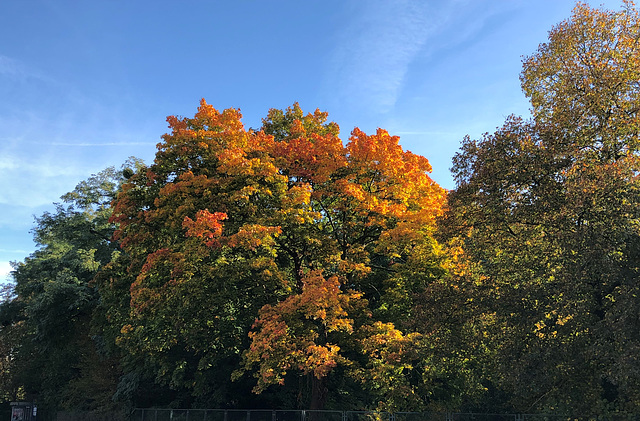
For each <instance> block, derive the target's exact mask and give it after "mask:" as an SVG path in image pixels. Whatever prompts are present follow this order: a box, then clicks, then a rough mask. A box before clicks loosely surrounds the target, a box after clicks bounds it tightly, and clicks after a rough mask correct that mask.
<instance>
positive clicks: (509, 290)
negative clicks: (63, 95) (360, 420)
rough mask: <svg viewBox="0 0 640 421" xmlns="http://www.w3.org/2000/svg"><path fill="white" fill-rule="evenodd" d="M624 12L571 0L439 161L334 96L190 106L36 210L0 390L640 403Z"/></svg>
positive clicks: (580, 410)
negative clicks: (133, 152) (307, 103)
mask: <svg viewBox="0 0 640 421" xmlns="http://www.w3.org/2000/svg"><path fill="white" fill-rule="evenodd" d="M639 43H640V19H639V16H638V11H637V9H635V6H634V5H633V3H631V2H630V1H624V2H623V6H622V8H621V10H619V11H608V10H604V9H596V8H591V7H589V6H588V5H585V4H581V3H579V4H578V5H577V6H576V7H575V9H574V11H573V14H572V16H571V17H570V18H568V19H567V20H565V21H563V22H561V23H560V24H558V25H557V26H555V27H554V28H552V30H551V31H550V33H549V39H548V42H546V43H543V44H541V45H540V46H539V48H538V50H537V51H536V52H534V53H533V54H532V55H530V56H528V57H525V58H524V60H523V71H522V73H521V82H522V88H523V91H524V93H525V94H526V95H527V96H528V97H529V98H530V100H531V104H532V116H531V118H529V119H526V118H522V117H518V116H510V117H508V118H507V119H506V121H505V123H504V125H503V126H502V127H500V128H498V129H497V130H496V131H495V132H493V133H487V134H485V135H484V136H482V137H481V138H480V139H471V138H469V137H466V138H465V139H464V140H463V142H462V145H461V148H460V151H459V152H458V153H457V154H456V155H455V157H454V159H453V167H452V172H453V175H454V178H455V181H456V188H455V189H454V190H451V191H445V190H444V189H443V188H441V187H440V186H439V185H438V184H437V183H435V182H434V181H433V180H432V179H431V178H430V176H429V173H430V171H431V166H430V164H429V162H428V160H427V159H426V158H424V157H422V156H420V155H416V154H413V153H411V152H409V151H406V150H404V149H403V148H402V146H401V145H400V139H399V138H398V137H397V136H393V135H392V134H390V133H388V132H387V131H385V130H383V129H378V130H377V131H376V132H375V133H371V134H367V133H364V132H363V131H361V130H359V129H357V128H356V129H354V130H353V131H352V132H351V133H350V135H349V137H348V138H347V139H345V140H342V139H341V138H340V137H339V136H340V129H339V126H338V125H337V124H336V123H334V122H331V121H330V120H329V117H328V114H327V113H326V112H321V111H319V110H316V111H314V112H312V113H305V112H303V111H302V109H301V108H300V106H299V105H298V104H293V105H292V106H291V107H289V108H287V109H285V110H278V109H272V110H270V111H269V112H268V114H267V116H266V117H265V118H264V119H263V120H262V126H261V127H260V128H258V129H246V128H245V127H244V126H243V124H242V116H241V113H240V111H239V110H237V109H233V108H231V109H226V110H223V111H218V110H216V109H215V108H214V107H213V106H212V105H209V104H208V103H206V102H205V101H204V100H202V101H201V103H200V106H199V108H198V110H197V112H196V113H195V115H194V116H193V117H175V116H172V117H169V118H168V119H167V121H168V123H169V132H168V133H167V134H165V135H164V136H162V140H161V142H160V143H159V144H158V147H157V148H158V149H157V153H156V155H155V160H154V161H153V163H151V164H149V165H145V164H143V163H142V162H140V161H138V160H131V161H129V162H127V163H126V164H125V166H123V168H122V169H120V170H116V169H114V168H109V169H107V170H105V171H103V172H101V173H99V174H97V175H94V176H92V177H91V178H89V179H88V180H87V181H84V182H81V183H80V184H78V186H77V187H76V189H75V190H74V191H73V192H70V193H68V194H66V195H64V196H63V197H62V201H63V202H62V203H61V204H57V205H56V206H55V210H54V211H53V212H46V213H44V214H43V215H42V216H40V217H38V218H36V224H35V228H34V230H33V234H34V238H35V241H36V243H37V244H38V250H37V251H36V252H35V253H33V254H32V255H30V256H29V257H28V258H27V259H25V261H24V262H20V263H16V264H15V266H14V271H13V280H14V283H13V284H12V285H8V286H5V287H4V288H3V289H2V291H1V292H2V294H1V295H0V298H1V299H2V302H1V303H0V356H2V358H0V400H4V401H9V400H16V399H34V400H38V401H39V402H42V403H43V404H46V405H47V406H49V407H51V408H62V409H93V410H99V409H101V410H105V409H109V408H114V407H122V406H127V405H129V406H141V407H150V406H169V407H209V408H212V407H218V408H258V407H260V408H286V409H292V408H311V409H321V408H336V409H384V410H390V411H480V412H485V413H495V412H507V411H508V412H518V413H532V412H536V413H542V412H553V413H557V414H564V415H572V416H582V415H584V414H596V413H599V414H606V413H618V414H632V413H636V414H637V413H638V411H640V380H639V379H640V365H639V364H638V359H637V358H636V357H637V354H638V352H639V351H640V329H639V326H640V312H639V310H638V309H640V302H639V299H638V297H639V296H640V290H639V285H640V283H639V274H640V273H639V271H640V251H639V250H640V228H639V227H640V223H639V221H640V219H639V218H640V179H639V176H638V174H640V161H639V145H640V142H639V139H638V137H639V135H640V130H639V128H640V121H639V119H640V116H639V113H638V110H639V105H640V97H639V90H640V83H639V82H638V80H639V76H640V75H639V74H638V72H639V71H640V70H639V69H640V61H639V55H640V53H639V48H638V46H639Z"/></svg>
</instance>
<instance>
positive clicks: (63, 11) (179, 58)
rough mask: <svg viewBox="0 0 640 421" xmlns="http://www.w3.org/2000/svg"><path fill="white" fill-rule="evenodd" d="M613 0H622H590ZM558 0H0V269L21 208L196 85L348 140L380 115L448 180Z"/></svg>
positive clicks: (60, 188)
mask: <svg viewBox="0 0 640 421" xmlns="http://www.w3.org/2000/svg"><path fill="white" fill-rule="evenodd" d="M588 3H590V4H592V5H594V6H598V5H600V4H604V6H605V7H609V8H614V9H617V8H619V7H620V2H619V1H604V2H603V1H595V2H588ZM574 5H575V3H574V2H573V1H568V0H536V1H532V0H424V1H419V0H406V1H395V0H388V1H380V0H366V1H365V0H340V1H338V0H325V1H299V0H298V1H266V0H263V1H258V0H255V1H248V0H237V1H213V0H209V1H197V0H181V1H178V0H174V1H162V0H154V1H150V0H147V1H143V0H137V1H136V0H108V1H107V0H92V1H80V0H73V1H71V0H25V1H18V0H15V1H14V0H5V1H3V2H2V7H1V8H0V179H1V180H2V183H1V184H0V281H2V280H4V279H5V278H6V277H7V274H8V272H9V271H10V265H9V262H10V261H20V260H23V259H24V258H25V257H26V256H28V255H29V253H31V252H33V251H34V249H35V244H34V243H33V242H32V239H31V238H32V237H31V234H30V232H29V231H30V229H31V228H32V226H33V222H34V220H33V216H34V215H40V214H42V212H44V211H46V210H51V209H52V208H53V206H52V203H53V202H56V201H59V197H60V196H61V195H63V194H64V193H66V192H68V191H70V190H72V189H73V188H74V186H75V185H76V184H77V183H78V182H79V181H81V180H84V179H86V178H88V177H89V176H90V175H91V174H94V173H96V172H98V171H100V170H102V169H104V168H106V167H108V166H112V165H115V166H120V165H121V164H122V163H123V162H124V161H125V160H126V159H127V157H129V156H136V157H139V158H142V159H144V160H145V161H147V162H150V161H152V160H153V157H154V154H155V145H156V144H157V142H158V141H159V139H160V136H161V135H162V134H163V133H165V132H166V129H167V125H166V122H165V118H166V116H167V115H183V116H191V115H193V114H194V112H195V110H196V108H197V106H198V102H199V100H200V99H201V98H205V99H206V100H207V102H209V103H210V104H212V105H214V106H215V107H216V108H218V109H224V108H228V107H235V108H240V109H241V111H242V113H243V115H244V119H243V121H244V123H245V126H247V127H259V126H260V119H261V118H262V117H264V116H265V115H266V113H267V111H268V109H269V108H285V107H287V106H289V105H291V104H292V103H293V102H295V101H298V102H299V103H300V105H301V106H302V108H303V110H305V111H313V110H314V109H316V108H320V109H321V110H324V111H328V112H329V116H330V118H331V119H332V120H333V121H336V122H337V123H338V124H339V125H340V127H341V131H342V138H343V140H346V139H347V138H348V135H349V133H350V131H351V130H352V129H353V128H354V127H356V126H357V127H360V128H361V129H362V130H364V131H365V132H368V133H371V132H374V131H375V129H376V128H377V127H382V128H384V129H387V130H388V131H389V132H390V133H392V134H396V135H399V136H400V137H401V144H402V145H403V147H404V148H405V149H409V150H411V151H412V152H415V153H418V154H421V155H424V156H426V157H427V158H428V159H429V160H430V162H431V164H432V165H433V167H434V171H433V174H432V177H433V178H434V179H435V180H436V181H437V182H438V183H440V184H441V185H442V186H444V187H446V188H453V187H454V185H453V182H452V179H451V176H450V174H449V171H448V168H449V167H450V163H451V157H452V156H453V154H454V153H455V152H456V150H457V149H458V147H459V144H460V142H461V140H462V138H463V137H464V136H465V135H467V134H468V135H470V136H471V137H475V138H477V137H479V136H481V134H482V133H484V132H492V131H494V130H495V128H496V127H497V126H500V125H501V124H502V122H503V121H504V119H505V117H506V116H508V115H510V114H518V115H523V116H526V115H527V114H528V109H529V105H528V102H527V100H526V98H525V97H524V95H523V94H522V92H521V90H520V84H519V79H518V77H519V73H520V67H521V60H522V56H523V55H529V54H531V53H533V52H534V51H535V50H536V48H537V46H538V44H540V43H542V42H544V41H546V37H547V32H548V31H549V30H550V29H551V27H552V26H553V25H554V24H556V23H558V22H560V21H561V20H563V19H566V18H568V17H569V16H570V14H571V10H572V8H573V6H574Z"/></svg>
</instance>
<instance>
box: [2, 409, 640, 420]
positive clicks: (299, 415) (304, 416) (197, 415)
mask: <svg viewBox="0 0 640 421" xmlns="http://www.w3.org/2000/svg"><path fill="white" fill-rule="evenodd" d="M0 421H1V420H0ZM130 421H640V415H630V414H614V415H606V416H566V415H551V414H481V413H452V412H449V413H432V412H393V413H392V412H377V411H331V410H326V411H303V410H257V409H226V410H225V409H155V408H152V409H142V408H138V409H135V410H134V412H133V413H132V414H131V418H130Z"/></svg>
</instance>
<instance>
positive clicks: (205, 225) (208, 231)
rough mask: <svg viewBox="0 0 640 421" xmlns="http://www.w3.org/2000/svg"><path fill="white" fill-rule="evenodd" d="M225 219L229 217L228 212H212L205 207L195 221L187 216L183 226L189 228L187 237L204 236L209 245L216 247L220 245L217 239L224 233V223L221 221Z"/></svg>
mask: <svg viewBox="0 0 640 421" xmlns="http://www.w3.org/2000/svg"><path fill="white" fill-rule="evenodd" d="M225 219H227V214H226V213H224V212H214V213H211V212H209V211H208V210H207V209H205V210H200V211H198V213H197V214H196V220H195V221H194V220H192V219H191V218H189V217H188V216H186V217H185V218H184V222H183V223H182V227H183V228H185V229H186V230H187V232H186V236H187V237H200V238H203V239H204V240H205V241H206V244H207V246H208V247H214V246H216V245H218V242H217V241H216V240H215V239H216V238H217V237H220V235H222V224H221V223H220V221H223V220H225Z"/></svg>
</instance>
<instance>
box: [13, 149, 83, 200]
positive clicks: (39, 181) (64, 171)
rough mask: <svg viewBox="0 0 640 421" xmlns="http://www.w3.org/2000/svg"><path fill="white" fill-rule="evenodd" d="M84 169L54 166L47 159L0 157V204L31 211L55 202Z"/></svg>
mask: <svg viewBox="0 0 640 421" xmlns="http://www.w3.org/2000/svg"><path fill="white" fill-rule="evenodd" d="M88 172H89V171H88V169H87V168H84V167H81V166H76V165H73V164H71V163H69V162H60V161H59V162H55V161H54V160H53V159H52V158H48V157H42V156H40V157H34V158H33V159H25V158H21V157H19V156H17V155H13V154H10V153H5V154H4V155H3V156H2V157H0V178H1V179H2V180H4V182H3V186H2V188H1V189H0V204H8V205H11V206H13V207H23V208H34V207H38V206H43V205H48V204H51V203H52V202H55V201H58V199H59V197H60V196H61V195H62V194H63V193H65V192H67V191H69V190H71V189H72V188H73V186H75V184H77V182H78V181H80V180H82V179H83V178H86V174H87V173H88Z"/></svg>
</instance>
